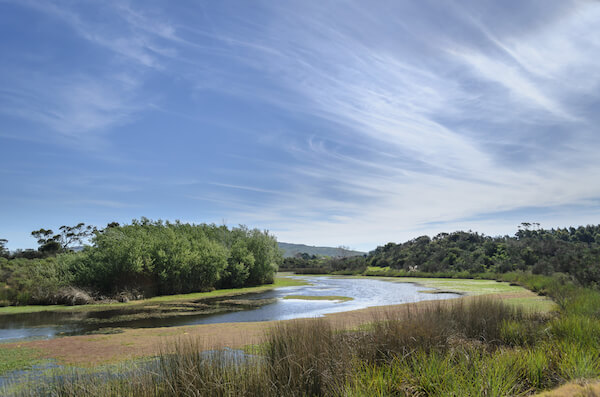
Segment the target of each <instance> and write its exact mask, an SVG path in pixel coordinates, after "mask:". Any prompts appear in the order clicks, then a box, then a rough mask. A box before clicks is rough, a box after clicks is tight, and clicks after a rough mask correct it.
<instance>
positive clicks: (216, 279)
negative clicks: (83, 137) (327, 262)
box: [72, 219, 281, 295]
mask: <svg viewBox="0 0 600 397" xmlns="http://www.w3.org/2000/svg"><path fill="white" fill-rule="evenodd" d="M93 243H94V245H93V246H92V247H88V248H86V249H85V250H84V251H83V257H82V258H81V261H80V262H79V263H77V264H75V265H74V266H73V268H72V269H73V273H74V276H75V282H76V284H78V285H83V286H89V287H91V288H93V289H96V290H98V291H101V292H103V293H109V294H110V293H114V292H116V291H119V290H137V291H140V292H143V293H144V294H146V295H156V294H160V295H164V294H179V293H187V292H194V291H204V290H210V289H212V288H215V287H217V286H219V287H222V288H227V287H242V286H246V285H258V284H264V283H268V282H273V274H274V272H275V270H276V267H277V264H278V262H279V261H280V260H281V257H280V255H279V251H278V249H277V242H276V240H275V238H274V237H273V236H271V235H269V234H268V233H267V232H261V231H259V230H256V229H255V230H249V229H247V228H245V227H239V228H234V229H232V230H229V229H227V228H226V227H224V226H216V225H205V224H202V225H190V224H182V223H179V222H176V223H169V222H164V223H163V222H162V221H158V222H153V221H150V220H148V219H142V220H140V221H134V222H132V224H131V225H123V226H120V225H113V226H112V227H110V228H107V229H105V230H104V231H102V232H98V233H96V236H95V237H94V238H93Z"/></svg>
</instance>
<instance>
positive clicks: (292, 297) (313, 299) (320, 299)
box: [283, 295, 354, 302]
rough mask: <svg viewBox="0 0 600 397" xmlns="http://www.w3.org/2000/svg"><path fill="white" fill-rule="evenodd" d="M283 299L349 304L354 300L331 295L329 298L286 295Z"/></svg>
mask: <svg viewBox="0 0 600 397" xmlns="http://www.w3.org/2000/svg"><path fill="white" fill-rule="evenodd" d="M283 299H301V300H307V301H340V302H347V301H351V300H353V299H354V298H350V297H349V296H335V295H329V296H316V295H286V296H284V297H283Z"/></svg>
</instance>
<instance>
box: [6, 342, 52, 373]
mask: <svg viewBox="0 0 600 397" xmlns="http://www.w3.org/2000/svg"><path fill="white" fill-rule="evenodd" d="M45 361H49V360H44V359H42V352H41V351H39V350H37V349H31V348H27V347H0V375H4V374H6V373H8V372H12V371H22V370H27V369H31V368H32V367H33V366H34V365H40V364H42V363H43V362H45Z"/></svg>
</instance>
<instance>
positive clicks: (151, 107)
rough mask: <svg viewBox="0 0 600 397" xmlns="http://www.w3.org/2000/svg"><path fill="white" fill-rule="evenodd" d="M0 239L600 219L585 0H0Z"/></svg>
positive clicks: (598, 84)
mask: <svg viewBox="0 0 600 397" xmlns="http://www.w3.org/2000/svg"><path fill="white" fill-rule="evenodd" d="M0 53H1V54H2V56H1V57H0V238H5V239H8V240H9V242H8V247H9V248H10V249H16V248H29V247H36V241H35V239H34V238H33V237H31V236H30V233H31V231H33V230H37V229H39V228H42V227H43V228H52V229H54V230H57V229H58V227H59V226H61V225H75V224H77V223H79V222H85V223H86V224H91V225H96V226H104V225H106V224H107V223H108V222H112V221H117V222H120V223H129V222H131V220H132V219H134V218H135V219H139V218H140V217H144V216H145V217H148V218H151V219H163V220H172V221H174V220H177V219H178V220H181V221H182V222H191V223H192V222H193V223H217V224H226V225H228V226H237V225H238V224H245V225H247V226H249V227H251V228H254V227H257V228H260V229H267V230H269V231H270V232H271V233H273V234H274V235H275V236H277V238H278V240H279V241H285V242H292V243H304V244H310V245H327V246H340V245H344V246H347V247H350V248H353V249H359V250H365V251H366V250H371V249H374V248H375V247H376V246H378V245H382V244H385V243H387V242H389V241H394V242H403V241H406V240H409V239H412V238H415V237H417V236H420V235H424V234H427V235H435V234H437V233H439V232H451V231H455V230H469V229H470V230H474V231H478V232H482V233H485V234H487V235H492V236H495V235H505V234H509V235H512V234H514V233H515V232H516V230H517V226H518V225H519V224H520V223H521V222H539V223H540V224H541V226H542V227H545V228H551V227H564V226H571V225H573V226H577V225H586V224H598V223H600V2H598V1H583V0H582V1H570V0H557V1H554V0H537V1H533V0H529V1H523V0H505V1H496V0H460V1H459V0H455V1H451V0H447V1H439V0H414V1H409V0H407V1H395V0H393V1H385V0H374V1H360V0H358V1H351V0H350V1H337V0H322V1H303V0H291V1H272V0H269V1H260V0H256V1H252V2H250V1H243V0H239V1H229V0H224V1H197V0H195V1H186V0H181V1H177V2H167V1H148V0H144V1H111V0H106V1H54V0H41V1H37V0H0Z"/></svg>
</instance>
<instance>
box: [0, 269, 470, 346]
mask: <svg viewBox="0 0 600 397" xmlns="http://www.w3.org/2000/svg"><path fill="white" fill-rule="evenodd" d="M295 277H296V278H299V279H303V280H306V281H308V282H310V283H311V285H305V286H296V287H281V288H276V289H274V290H270V291H267V292H264V293H260V294H245V295H239V296H236V297H234V298H231V297H229V298H219V299H215V298H211V299H204V300H200V301H197V302H201V304H203V303H204V302H206V303H207V304H206V305H204V306H207V307H208V308H209V309H210V311H211V312H213V314H207V313H206V310H198V311H194V310H193V309H191V310H187V311H183V312H176V313H171V314H170V315H169V311H168V310H167V309H165V308H161V307H158V308H157V307H156V305H154V306H152V307H144V306H143V305H140V306H139V307H138V306H129V307H125V308H122V309H121V308H120V309H113V310H102V311H93V310H90V311H77V312H39V313H30V314H14V315H2V316H0V343H2V342H14V341H18V340H26V339H51V338H56V337H61V336H70V335H84V334H90V333H110V332H119V330H120V329H122V328H153V327H173V326H181V325H193V324H212V323H229V322H248V321H269V320H288V319H293V318H306V317H318V316H323V315H324V314H327V313H337V312H343V311H349V310H356V309H363V308H366V307H371V306H383V305H394V304H400V303H409V302H418V301H423V300H433V299H449V298H455V297H458V295H457V294H451V293H440V294H431V293H427V292H426V291H428V290H430V289H428V288H424V287H421V286H418V285H416V284H412V283H399V282H394V281H387V280H379V279H365V278H348V277H323V276H295ZM286 295H310V296H346V297H350V298H352V300H351V301H346V302H339V301H329V300H299V299H282V298H283V297H285V296H286ZM232 299H233V300H235V302H238V303H236V304H232V303H231V302H232ZM244 301H245V302H248V304H243V303H242V304H239V302H244ZM252 302H255V303H256V304H251V303H252ZM167 306H168V305H165V307H167ZM213 309H214V310H213ZM240 309H245V310H240ZM161 310H162V311H164V312H165V313H167V315H165V316H162V317H161V316H160V313H159V316H158V317H157V312H160V311H161ZM215 311H220V312H221V313H218V314H214V312H215ZM223 311H228V312H227V313H222V312H223ZM173 314H175V315H173Z"/></svg>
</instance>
